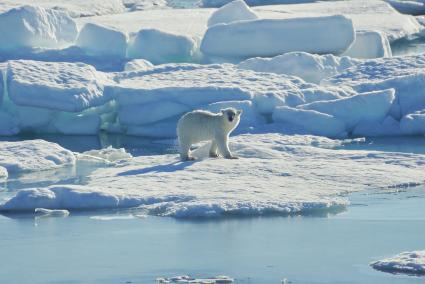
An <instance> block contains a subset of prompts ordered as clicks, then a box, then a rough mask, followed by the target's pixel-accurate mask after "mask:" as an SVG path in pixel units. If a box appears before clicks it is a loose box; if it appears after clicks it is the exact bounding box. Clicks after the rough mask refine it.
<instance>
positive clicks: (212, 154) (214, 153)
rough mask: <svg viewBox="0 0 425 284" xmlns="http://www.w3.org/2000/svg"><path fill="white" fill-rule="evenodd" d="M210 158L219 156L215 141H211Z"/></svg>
mask: <svg viewBox="0 0 425 284" xmlns="http://www.w3.org/2000/svg"><path fill="white" fill-rule="evenodd" d="M209 154H210V157H211V158H217V157H218V154H217V142H215V139H213V140H212V141H211V148H210V153H209Z"/></svg>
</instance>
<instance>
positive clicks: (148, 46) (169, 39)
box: [127, 29, 196, 64]
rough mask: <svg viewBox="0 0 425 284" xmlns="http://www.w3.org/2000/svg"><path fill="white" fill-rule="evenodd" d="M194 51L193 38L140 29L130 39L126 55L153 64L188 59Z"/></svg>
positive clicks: (194, 43)
mask: <svg viewBox="0 0 425 284" xmlns="http://www.w3.org/2000/svg"><path fill="white" fill-rule="evenodd" d="M195 51H196V42H195V40H194V39H192V38H191V37H188V36H184V35H176V34H171V33H167V32H163V31H160V30H155V29H142V30H140V31H139V32H138V33H137V34H136V35H135V36H134V37H133V38H132V39H131V41H130V43H129V46H128V50H127V57H128V58H131V59H134V58H141V59H146V60H148V61H150V62H152V63H154V64H161V63H167V62H185V61H186V62H187V61H190V60H191V58H192V57H193V56H194V53H195Z"/></svg>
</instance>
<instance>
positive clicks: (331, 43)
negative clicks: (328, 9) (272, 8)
mask: <svg viewBox="0 0 425 284" xmlns="http://www.w3.org/2000/svg"><path fill="white" fill-rule="evenodd" d="M283 35H284V36H283ZM354 39H355V32H354V27H353V23H352V21H351V20H350V19H348V18H346V17H345V16H342V15H336V16H328V17H306V18H301V17H300V18H293V19H258V20H250V21H239V22H232V23H229V24H218V25H214V26H211V27H209V28H208V30H207V31H206V32H205V35H204V37H203V39H202V43H201V51H202V53H203V54H204V55H206V56H212V57H222V58H237V59H245V58H248V57H255V56H276V55H279V54H282V53H286V52H291V51H305V52H310V53H319V54H326V53H334V54H341V53H343V52H344V51H346V50H347V49H348V48H349V47H350V45H351V44H352V43H353V41H354ZM312 42H314V44H312Z"/></svg>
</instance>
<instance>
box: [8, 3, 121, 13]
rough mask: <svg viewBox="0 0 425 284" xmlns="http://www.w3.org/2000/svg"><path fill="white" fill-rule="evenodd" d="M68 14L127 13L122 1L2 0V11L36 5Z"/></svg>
mask: <svg viewBox="0 0 425 284" xmlns="http://www.w3.org/2000/svg"><path fill="white" fill-rule="evenodd" d="M35 2H36V5H37V6H40V7H43V8H50V9H55V10H57V11H63V12H66V13H68V14H69V15H70V16H71V17H89V16H95V15H106V14H118V13H122V12H124V11H125V7H124V5H123V1H122V0H90V1H86V0H72V1H69V0H37V1H34V0H1V1H0V11H2V12H3V11H7V10H9V9H11V8H16V7H18V6H22V5H34V4H35Z"/></svg>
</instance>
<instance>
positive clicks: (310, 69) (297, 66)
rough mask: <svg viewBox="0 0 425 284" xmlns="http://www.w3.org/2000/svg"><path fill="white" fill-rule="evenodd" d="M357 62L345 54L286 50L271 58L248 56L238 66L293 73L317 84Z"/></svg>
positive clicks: (279, 72) (271, 71)
mask: <svg viewBox="0 0 425 284" xmlns="http://www.w3.org/2000/svg"><path fill="white" fill-rule="evenodd" d="M358 62H359V61H358V60H355V59H351V58H349V57H346V56H344V57H337V56H333V55H331V54H326V55H318V54H311V53H306V52H288V53H285V54H282V55H278V56H275V57H272V58H261V57H256V58H250V59H247V60H245V61H242V62H241V63H239V64H238V68H241V69H250V70H254V71H257V72H270V73H276V74H287V75H293V76H297V77H300V78H302V79H303V80H305V81H306V82H310V83H315V84H319V83H320V81H322V80H323V79H324V78H327V77H331V76H333V75H336V74H338V73H340V72H342V71H343V70H345V69H347V68H349V67H351V66H353V65H355V64H357V63H358Z"/></svg>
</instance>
